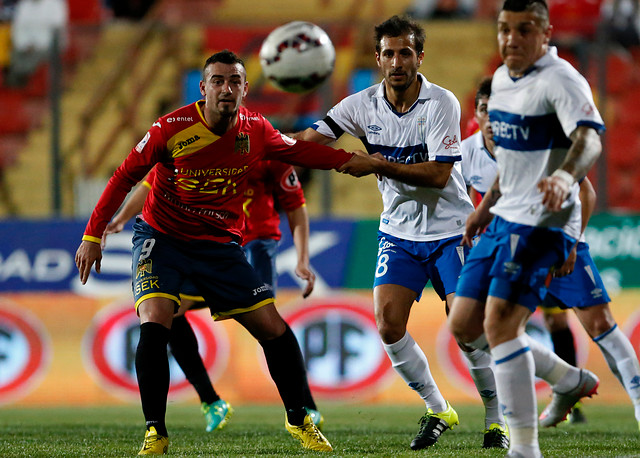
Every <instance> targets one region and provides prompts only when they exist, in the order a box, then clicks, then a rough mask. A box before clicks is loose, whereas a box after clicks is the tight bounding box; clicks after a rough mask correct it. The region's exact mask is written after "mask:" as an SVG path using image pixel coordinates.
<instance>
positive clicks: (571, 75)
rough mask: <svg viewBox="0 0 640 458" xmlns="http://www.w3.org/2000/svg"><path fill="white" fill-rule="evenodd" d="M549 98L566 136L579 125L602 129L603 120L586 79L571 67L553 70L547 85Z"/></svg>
mask: <svg viewBox="0 0 640 458" xmlns="http://www.w3.org/2000/svg"><path fill="white" fill-rule="evenodd" d="M547 89H548V91H549V92H548V93H549V100H550V102H551V104H552V105H553V107H554V109H555V112H556V116H557V117H558V120H559V121H560V124H561V125H562V130H563V131H564V133H565V135H566V136H567V138H569V137H570V135H571V133H572V132H573V131H574V130H575V129H576V127H578V126H579V125H588V126H591V127H593V128H595V129H596V130H598V131H601V130H604V121H603V120H602V117H601V116H600V113H599V112H598V109H597V108H596V104H595V103H594V101H593V95H592V93H591V88H590V87H589V83H587V80H586V79H585V78H584V77H583V76H582V75H580V73H578V71H577V70H575V69H573V68H572V67H566V68H565V69H564V71H559V72H554V74H553V77H552V78H550V80H549V84H548V86H547Z"/></svg>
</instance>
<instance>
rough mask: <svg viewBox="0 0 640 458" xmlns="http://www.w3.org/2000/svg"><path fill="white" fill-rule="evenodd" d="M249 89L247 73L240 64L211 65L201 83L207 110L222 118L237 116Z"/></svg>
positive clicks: (218, 63) (201, 91)
mask: <svg viewBox="0 0 640 458" xmlns="http://www.w3.org/2000/svg"><path fill="white" fill-rule="evenodd" d="M248 89H249V84H248V83H247V78H246V72H245V69H244V67H243V66H242V65H240V64H223V63H221V62H216V63H214V64H210V65H209V66H208V67H207V68H206V69H205V72H204V79H203V81H200V93H201V94H202V95H203V96H204V98H205V101H206V109H207V110H209V111H210V112H212V113H217V114H218V115H221V116H232V115H235V114H236V113H237V112H238V109H239V108H240V105H241V104H242V99H243V98H244V97H245V96H246V95H247V90H248Z"/></svg>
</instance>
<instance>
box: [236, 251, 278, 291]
mask: <svg viewBox="0 0 640 458" xmlns="http://www.w3.org/2000/svg"><path fill="white" fill-rule="evenodd" d="M279 243H280V242H279V241H278V240H274V239H255V240H252V241H250V242H249V243H247V244H246V245H244V246H243V247H242V249H243V250H244V253H245V254H246V255H247V261H249V264H251V265H252V266H253V268H254V269H255V270H256V272H257V273H258V277H259V278H260V280H262V281H263V283H264V284H265V285H267V286H268V287H269V288H271V291H272V292H273V294H274V296H275V292H276V288H277V286H278V271H277V270H276V255H277V253H278V244H279Z"/></svg>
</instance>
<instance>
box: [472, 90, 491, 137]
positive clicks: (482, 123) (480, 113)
mask: <svg viewBox="0 0 640 458" xmlns="http://www.w3.org/2000/svg"><path fill="white" fill-rule="evenodd" d="M488 107H489V97H480V98H479V99H478V107H477V108H476V111H475V113H474V114H475V117H476V121H478V126H479V127H480V132H482V136H483V137H484V142H485V144H487V142H489V141H491V142H493V130H491V122H489V110H488Z"/></svg>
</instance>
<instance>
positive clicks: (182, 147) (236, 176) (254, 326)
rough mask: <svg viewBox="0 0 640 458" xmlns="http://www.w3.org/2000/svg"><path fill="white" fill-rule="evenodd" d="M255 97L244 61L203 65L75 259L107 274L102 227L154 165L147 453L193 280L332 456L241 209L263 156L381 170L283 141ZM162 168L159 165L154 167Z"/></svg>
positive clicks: (148, 257) (158, 440) (144, 392)
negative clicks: (237, 329) (181, 308)
mask: <svg viewBox="0 0 640 458" xmlns="http://www.w3.org/2000/svg"><path fill="white" fill-rule="evenodd" d="M247 90H248V83H247V81H246V70H245V68H244V64H243V62H242V61H241V60H240V59H239V58H238V57H237V56H236V55H235V54H233V53H231V52H229V51H222V52H220V53H216V54H214V55H213V56H211V57H210V58H209V59H207V61H206V63H205V66H204V69H203V80H202V81H201V82H200V91H201V93H202V95H203V96H204V98H205V100H204V101H202V100H201V101H198V102H195V103H193V104H190V105H187V106H185V107H182V108H179V109H178V110H176V111H174V112H172V113H170V114H168V115H165V116H162V117H161V118H160V119H159V120H158V121H156V122H155V123H154V124H153V126H152V127H151V129H150V130H149V131H148V132H147V134H146V135H145V137H144V138H143V139H142V140H141V141H140V143H138V145H136V147H135V148H133V149H132V151H131V152H130V153H129V155H128V156H127V158H126V159H125V160H124V162H123V163H122V165H121V166H120V167H118V169H117V170H116V171H115V173H114V175H113V177H111V179H110V180H109V182H108V183H107V186H106V188H105V190H104V192H103V194H102V196H101V197H100V199H99V201H98V203H97V204H96V207H95V209H94V211H93V213H92V215H91V218H90V220H89V222H88V224H87V227H86V229H85V234H84V236H83V238H82V239H83V240H82V243H81V244H80V246H79V248H78V251H77V252H76V259H75V260H76V266H77V267H78V270H79V274H80V281H81V282H82V283H83V284H84V283H86V281H87V278H88V277H89V274H90V272H91V268H92V266H93V265H94V264H95V265H96V271H97V272H99V271H100V261H101V258H102V251H101V247H100V241H101V237H102V234H103V233H104V230H105V228H106V226H107V224H108V222H109V221H110V219H111V217H112V216H113V214H114V213H115V212H116V210H117V209H118V207H119V206H120V204H121V203H122V201H123V200H124V198H125V196H126V195H127V193H128V192H129V191H130V190H131V188H132V187H133V186H134V185H135V184H136V183H137V182H138V181H140V180H141V179H142V178H144V177H145V175H146V174H147V173H148V172H149V171H150V170H151V169H152V168H153V167H154V166H156V173H157V175H156V180H155V181H154V185H153V188H152V189H151V193H150V194H149V197H148V198H147V199H146V201H145V204H144V208H143V211H142V216H143V218H144V221H138V222H137V223H136V224H135V225H134V237H133V263H134V266H135V268H134V269H133V272H132V277H133V278H132V280H133V293H134V299H135V306H136V309H137V312H138V315H139V316H140V323H141V326H140V340H139V342H138V347H137V351H136V372H137V377H138V386H139V389H140V397H141V402H142V410H143V413H144V416H145V420H146V427H147V431H146V434H145V440H144V443H143V446H142V449H141V450H140V454H142V455H149V454H162V453H166V451H167V449H168V445H169V439H168V433H167V429H166V426H165V411H166V401H167V394H168V390H169V364H168V358H167V352H166V346H167V343H168V341H169V334H170V329H171V323H172V320H173V315H174V313H175V311H176V309H177V305H178V304H179V303H180V299H179V294H180V289H181V286H182V283H183V281H184V280H185V279H189V280H190V281H192V282H193V283H194V284H195V286H196V287H197V288H198V290H199V292H200V293H201V294H202V296H203V297H204V298H205V300H206V301H207V302H208V303H209V304H210V307H211V310H212V315H213V316H214V317H215V318H218V317H223V316H224V317H231V318H234V319H235V320H236V321H238V322H239V323H240V324H241V325H243V326H244V327H245V328H246V329H247V330H248V331H249V332H250V333H251V335H252V336H254V337H255V338H256V339H257V340H258V342H259V343H260V345H261V346H262V347H263V351H264V354H265V359H266V361H267V365H268V367H269V372H270V374H271V377H272V378H273V380H274V382H275V384H276V386H277V388H278V392H279V394H280V397H281V398H282V401H283V404H284V406H285V410H286V420H285V427H286V429H287V430H288V431H289V432H290V433H291V435H292V436H293V437H294V438H297V439H299V440H300V441H301V443H302V446H303V447H305V448H309V449H312V450H318V451H331V450H332V447H331V444H329V442H328V441H327V439H326V438H325V437H324V436H323V435H322V433H321V432H320V431H319V430H318V428H317V427H316V426H315V425H314V424H313V422H312V420H311V417H310V416H309V415H308V414H307V412H306V410H305V408H304V397H303V388H302V387H303V386H304V378H305V377H306V373H305V368H304V362H303V360H302V354H301V352H300V347H299V345H298V342H297V340H296V338H295V335H294V334H293V332H292V331H291V329H290V328H289V326H288V325H287V323H286V322H285V321H284V320H283V319H282V317H281V316H280V314H279V313H278V311H277V310H276V308H275V305H274V299H273V295H272V293H271V291H270V290H269V288H268V287H266V286H265V285H264V284H263V283H262V282H260V280H259V278H258V276H257V274H256V272H255V270H254V269H253V268H252V267H251V266H250V265H249V263H248V262H247V260H246V258H245V256H244V254H243V252H242V249H241V247H240V245H239V243H241V242H242V228H243V224H244V214H243V211H242V203H243V199H244V192H245V190H246V189H247V181H248V175H249V173H248V172H249V170H251V169H252V168H253V167H255V165H256V163H257V162H258V161H260V160H262V159H278V160H282V161H285V162H288V163H291V164H294V165H301V166H304V167H309V168H320V169H331V168H335V169H337V170H338V171H340V172H344V173H350V174H352V175H354V176H362V175H366V174H369V173H376V172H378V171H379V170H378V168H379V167H380V166H379V165H378V163H381V162H382V161H378V160H376V159H375V158H371V157H368V156H359V155H354V154H352V153H347V152H346V151H343V150H335V149H333V148H330V147H323V146H321V145H318V144H314V143H309V142H303V141H296V140H294V139H291V138H289V137H287V136H285V135H282V134H280V133H279V132H278V131H277V130H275V129H274V128H273V127H272V126H271V124H270V123H269V122H268V121H267V120H266V119H264V117H262V115H260V114H258V113H253V112H250V111H249V110H247V109H246V108H244V107H242V106H241V103H242V99H243V98H244V96H245V95H246V93H247ZM156 164H157V165H156Z"/></svg>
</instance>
